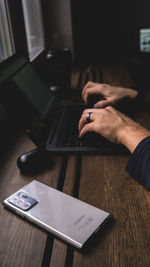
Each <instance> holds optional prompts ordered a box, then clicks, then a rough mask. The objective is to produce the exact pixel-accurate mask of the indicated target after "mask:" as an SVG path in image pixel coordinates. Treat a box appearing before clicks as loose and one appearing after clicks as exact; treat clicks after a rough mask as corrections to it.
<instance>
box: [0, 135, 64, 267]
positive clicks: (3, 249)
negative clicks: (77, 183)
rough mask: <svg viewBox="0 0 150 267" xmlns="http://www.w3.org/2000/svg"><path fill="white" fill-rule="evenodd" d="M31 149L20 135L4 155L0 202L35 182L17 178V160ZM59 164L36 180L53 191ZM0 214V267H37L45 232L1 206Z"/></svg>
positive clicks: (40, 261)
mask: <svg viewBox="0 0 150 267" xmlns="http://www.w3.org/2000/svg"><path fill="white" fill-rule="evenodd" d="M34 147H35V146H34V145H33V143H32V142H31V141H30V140H29V138H28V137H26V136H25V135H24V134H21V135H20V136H19V135H18V136H17V138H16V139H15V140H14V142H13V144H12V145H11V147H10V148H9V151H7V155H6V157H5V159H4V161H3V163H1V169H0V176H1V180H0V200H1V202H2V200H3V199H5V198H6V197H8V196H9V195H10V194H12V193H14V192H15V191H16V190H18V189H19V188H21V187H22V186H24V185H25V184H27V183H29V182H30V181H32V180H33V179H36V177H33V176H30V177H29V176H28V177H27V176H24V175H21V173H20V171H19V170H18V168H17V166H16V159H17V157H18V156H19V155H20V154H22V153H24V152H25V151H28V150H31V149H33V148H34ZM60 163H61V162H59V159H57V162H56V163H55V164H56V165H55V167H54V168H53V170H51V172H49V171H47V172H45V173H43V174H42V175H41V176H38V177H37V180H38V181H41V182H44V183H46V184H48V185H52V186H55V187H56V186H57V182H58V172H59V166H60ZM0 214H1V216H0V233H1V246H0V266H9V267H11V266H12V267H13V266H18V267H20V266H41V263H42V258H43V253H44V248H45V242H46V238H47V234H46V232H44V231H42V230H40V229H38V228H37V227H35V226H33V225H32V224H30V223H29V222H26V221H24V220H22V218H20V217H19V216H17V215H15V214H13V213H12V212H10V211H8V210H6V209H4V208H3V206H2V204H1V205H0Z"/></svg>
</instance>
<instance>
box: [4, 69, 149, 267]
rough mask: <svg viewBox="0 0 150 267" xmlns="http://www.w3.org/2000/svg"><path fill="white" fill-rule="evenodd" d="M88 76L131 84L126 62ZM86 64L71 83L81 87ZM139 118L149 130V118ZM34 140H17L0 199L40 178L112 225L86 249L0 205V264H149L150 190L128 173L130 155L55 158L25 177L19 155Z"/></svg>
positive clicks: (9, 156)
mask: <svg viewBox="0 0 150 267" xmlns="http://www.w3.org/2000/svg"><path fill="white" fill-rule="evenodd" d="M94 70H95V71H94V72H93V73H92V72H90V77H89V79H94V80H96V81H103V82H108V83H110V84H115V85H123V86H125V87H127V86H131V83H132V81H131V79H130V77H129V75H128V72H127V70H126V68H125V67H124V66H122V65H103V66H100V67H99V66H95V68H94ZM85 80H86V73H85V68H84V67H83V71H82V73H80V75H79V71H78V69H74V71H73V74H72V87H77V86H78V87H79V85H80V86H81V87H82V86H83V84H84V82H85ZM136 119H137V120H138V121H139V122H141V123H142V124H143V125H144V126H146V127H147V128H149V129H150V116H149V114H148V113H146V112H139V113H138V114H137V115H136ZM34 147H35V146H34V144H33V143H32V142H31V140H29V138H28V137H27V136H25V135H24V134H23V133H22V132H18V133H17V135H16V136H15V137H14V138H13V140H12V143H11V144H10V146H9V149H8V151H7V152H6V153H5V155H4V157H3V159H1V164H0V202H2V200H3V199H5V198H6V197H8V196H9V195H10V194H12V193H13V192H15V191H16V190H18V189H19V188H20V187H22V186H24V185H26V184H27V183H29V182H30V181H32V180H33V179H37V180H38V181H40V182H43V183H45V184H47V185H49V186H52V187H55V188H58V189H59V190H62V191H64V192H65V193H67V194H70V195H74V196H75V197H78V198H79V199H81V200H83V201H86V202H87V203H90V204H92V205H94V206H96V207H98V208H101V209H104V210H106V211H108V212H110V213H111V215H112V217H113V218H114V223H112V224H111V225H110V227H109V228H108V229H107V231H105V232H104V233H103V234H102V235H100V236H99V237H98V239H97V240H96V242H95V243H93V245H92V246H91V247H89V249H88V250H87V251H85V252H79V251H77V250H76V249H74V248H73V247H71V246H70V245H67V244H65V243H64V242H62V241H60V240H58V239H57V238H54V236H52V235H51V234H47V233H46V232H45V231H43V230H41V229H39V228H37V227H36V226H34V225H33V224H31V223H29V222H27V221H24V220H23V219H22V218H20V217H19V216H17V215H15V214H13V213H11V212H10V211H8V210H6V209H4V208H3V206H2V204H0V266H1V267H2V266H3V267H4V266H5V267H14V266H15V267H24V266H27V267H30V266H31V267H34V266H35V267H38V266H42V267H46V266H50V267H72V266H73V267H102V266H103V267H108V266H113V267H121V266H124V267H130V266H131V267H133V266H135V267H137V266H140V267H149V266H150V192H148V191H147V190H146V189H144V188H143V187H142V186H141V185H139V184H138V183H137V182H136V181H135V180H134V179H133V178H132V177H130V175H129V174H128V173H127V172H126V169H125V166H126V163H127V161H128V159H129V156H130V155H127V154H126V155H96V156H93V155H92V156H90V155H88V156H86V155H84V156H68V157H54V158H53V160H54V165H53V166H52V167H50V168H49V170H47V171H44V172H43V173H41V174H39V175H37V176H25V175H22V174H21V173H20V172H19V170H18V168H17V166H16V159H17V157H18V156H19V155H20V154H21V153H24V152H25V151H28V150H30V149H32V148H34Z"/></svg>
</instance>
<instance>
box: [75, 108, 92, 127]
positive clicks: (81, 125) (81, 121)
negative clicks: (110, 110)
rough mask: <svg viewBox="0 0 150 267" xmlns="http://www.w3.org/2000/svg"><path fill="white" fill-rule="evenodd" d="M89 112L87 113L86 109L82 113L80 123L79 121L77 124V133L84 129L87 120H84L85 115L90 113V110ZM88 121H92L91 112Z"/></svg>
mask: <svg viewBox="0 0 150 267" xmlns="http://www.w3.org/2000/svg"><path fill="white" fill-rule="evenodd" d="M89 110H90V111H88V109H87V110H86V111H84V112H83V114H82V116H81V118H80V121H79V124H78V129H79V131H81V129H82V128H83V127H84V125H85V124H87V118H86V115H87V114H88V112H91V109H89ZM90 120H91V121H93V120H94V113H93V112H91V115H90Z"/></svg>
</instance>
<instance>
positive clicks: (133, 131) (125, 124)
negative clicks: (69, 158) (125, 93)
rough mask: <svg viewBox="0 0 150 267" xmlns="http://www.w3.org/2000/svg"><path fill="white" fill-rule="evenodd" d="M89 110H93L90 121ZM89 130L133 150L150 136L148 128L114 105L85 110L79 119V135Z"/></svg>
mask: <svg viewBox="0 0 150 267" xmlns="http://www.w3.org/2000/svg"><path fill="white" fill-rule="evenodd" d="M88 112H91V115H90V122H89V123H87V120H86V115H87V113H88ZM87 132H96V133H99V134H100V135H102V136H103V137H105V138H107V139H108V140H110V141H111V142H113V143H118V144H123V145H125V146H126V147H127V148H128V149H129V150H130V151H131V152H133V150H134V149H135V148H136V146H137V145H138V143H139V142H140V141H141V140H142V139H143V138H145V137H146V136H150V132H149V131H148V130H146V129H145V128H143V127H142V126H141V125H140V124H138V123H136V122H135V121H133V120H132V119H130V118H128V117H127V116H125V115H124V114H122V113H121V112H119V111H117V110H116V109H114V108H113V107H106V108H104V109H86V110H84V112H83V114H82V116H81V119H80V121H79V136H80V137H82V136H83V135H84V134H85V133H87Z"/></svg>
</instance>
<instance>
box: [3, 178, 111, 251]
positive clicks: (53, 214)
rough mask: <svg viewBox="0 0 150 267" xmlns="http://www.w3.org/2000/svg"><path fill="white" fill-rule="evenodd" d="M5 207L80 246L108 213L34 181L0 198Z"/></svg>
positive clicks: (103, 220)
mask: <svg viewBox="0 0 150 267" xmlns="http://www.w3.org/2000/svg"><path fill="white" fill-rule="evenodd" d="M3 204H4V206H5V207H7V208H9V209H11V210H12V211H13V212H15V213H17V214H19V215H21V216H22V217H24V218H26V219H28V220H29V221H31V222H33V223H35V224H36V225H38V226H40V227H42V228H43V229H45V230H46V231H49V232H51V233H52V234H54V235H56V236H57V237H59V238H60V239H62V240H64V241H66V242H68V243H70V244H71V245H73V246H75V247H77V248H79V249H81V248H83V246H84V245H85V244H86V243H87V241H88V240H89V239H90V237H91V236H92V235H93V234H94V233H96V232H97V231H98V230H99V229H100V228H101V226H102V225H103V224H104V223H105V222H106V221H107V220H108V218H109V217H110V214H109V213H108V212H105V211H103V210H100V209H98V208H96V207H94V206H91V205H89V204H87V203H85V202H83V201H81V200H79V199H76V198H74V197H72V196H70V195H67V194H65V193H63V192H61V191H58V190H56V189H54V188H52V187H49V186H47V185H45V184H42V183H40V182H38V181H36V180H33V181H32V182H31V183H29V184H27V185H26V186H24V187H22V188H21V189H20V190H19V191H17V192H15V193H14V194H13V195H11V196H10V197H8V198H7V199H5V200H4V201H3Z"/></svg>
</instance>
